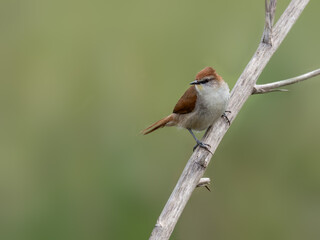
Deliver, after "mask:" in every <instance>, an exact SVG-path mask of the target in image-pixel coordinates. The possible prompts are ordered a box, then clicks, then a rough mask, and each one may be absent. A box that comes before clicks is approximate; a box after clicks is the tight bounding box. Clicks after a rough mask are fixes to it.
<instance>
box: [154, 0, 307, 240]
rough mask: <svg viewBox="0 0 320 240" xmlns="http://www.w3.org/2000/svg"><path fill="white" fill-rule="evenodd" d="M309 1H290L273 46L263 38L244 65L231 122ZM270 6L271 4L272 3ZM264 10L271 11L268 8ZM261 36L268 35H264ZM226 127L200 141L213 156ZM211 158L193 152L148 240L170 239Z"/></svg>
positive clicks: (219, 126)
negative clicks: (209, 146)
mask: <svg viewBox="0 0 320 240" xmlns="http://www.w3.org/2000/svg"><path fill="white" fill-rule="evenodd" d="M271 2H275V0H271ZM308 2H309V0H292V1H291V3H290V4H289V6H288V7H287V9H286V10H285V11H284V13H283V14H282V16H281V17H280V19H279V20H278V22H277V24H276V25H275V27H274V28H273V29H272V45H271V44H270V43H269V44H266V43H264V41H263V39H264V38H262V41H261V43H260V44H259V46H258V49H257V50H256V52H255V53H254V55H253V57H252V59H251V60H250V62H249V63H248V65H247V66H246V68H245V70H244V71H243V73H242V74H241V76H240V78H239V79H238V81H237V83H236V85H235V86H234V88H233V90H232V92H231V97H230V101H229V105H228V110H231V114H230V115H228V117H229V118H230V120H231V123H232V121H233V120H234V119H235V117H236V116H237V114H238V112H239V111H240V109H241V107H242V106H243V104H244V103H245V102H246V100H247V99H248V97H249V96H250V95H251V94H252V92H253V89H254V87H255V84H256V81H257V79H258V77H259V76H260V74H261V72H262V70H263V69H264V68H265V66H266V64H267V63H268V61H269V60H270V58H271V56H272V55H273V54H274V52H275V51H276V50H277V49H278V47H279V45H280V44H281V42H282V41H283V39H284V38H285V37H286V35H287V34H288V32H289V30H290V29H291V27H292V26H293V24H294V23H295V21H296V20H297V19H298V17H299V16H300V14H301V12H302V11H303V9H304V8H305V6H306V5H307V4H308ZM270 4H271V5H272V4H274V3H270ZM274 8H275V7H274ZM267 11H270V10H268V9H267ZM266 14H267V13H266ZM269 14H272V15H274V12H272V11H270V13H269ZM273 18H274V16H270V17H269V19H273ZM271 24H272V21H271ZM266 31H268V30H266ZM264 35H268V34H265V33H264ZM264 35H263V36H264ZM268 36H269V40H270V41H271V37H270V36H271V35H270V34H269V35H268ZM228 128H229V125H228V124H227V123H226V122H225V121H224V120H223V119H220V120H218V121H216V122H215V123H214V124H213V126H212V127H211V128H210V129H208V131H207V132H206V134H205V135H204V137H203V141H204V142H206V143H209V144H210V145H211V149H210V150H211V151H212V152H213V153H214V152H215V150H216V149H217V147H218V145H219V143H220V141H221V140H222V138H223V136H224V135H225V133H226V132H227V130H228ZM211 157H212V155H211V154H210V153H209V152H208V151H206V150H203V149H202V148H197V149H196V150H195V151H194V152H193V154H192V155H191V157H190V159H189V161H188V163H187V165H186V167H185V168H184V170H183V172H182V174H181V176H180V178H179V181H178V183H177V185H176V187H175V188H174V190H173V192H172V194H171V196H170V198H169V200H168V201H167V203H166V205H165V207H164V209H163V211H162V213H161V214H160V216H159V218H158V220H157V223H156V225H155V227H154V229H153V231H152V233H151V236H150V239H151V240H154V239H157V240H160V239H161V240H165V239H169V237H170V235H171V233H172V231H173V229H174V227H175V225H176V223H177V221H178V219H179V217H180V215H181V213H182V211H183V209H184V207H185V205H186V204H187V202H188V200H189V198H190V196H191V194H192V192H193V190H194V189H195V187H196V186H197V184H198V183H199V181H200V179H201V178H202V176H203V174H204V172H205V170H206V168H207V166H208V164H209V162H210V160H211Z"/></svg>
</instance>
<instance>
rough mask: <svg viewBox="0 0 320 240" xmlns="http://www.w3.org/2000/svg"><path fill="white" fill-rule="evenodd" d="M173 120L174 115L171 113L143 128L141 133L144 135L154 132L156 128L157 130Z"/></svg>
mask: <svg viewBox="0 0 320 240" xmlns="http://www.w3.org/2000/svg"><path fill="white" fill-rule="evenodd" d="M172 120H173V116H172V114H170V115H169V116H167V117H165V118H163V119H161V120H159V121H158V122H155V123H154V124H152V125H151V126H149V127H147V128H146V129H144V130H142V131H141V133H142V134H143V135H146V134H149V133H151V132H153V131H154V130H157V129H158V128H162V127H164V126H166V124H167V123H169V122H171V121H172Z"/></svg>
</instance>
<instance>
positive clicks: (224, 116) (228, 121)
mask: <svg viewBox="0 0 320 240" xmlns="http://www.w3.org/2000/svg"><path fill="white" fill-rule="evenodd" d="M226 113H231V111H225V112H224V113H223V114H222V115H221V117H223V118H224V119H225V120H226V121H227V123H228V124H229V126H230V125H231V122H230V120H229V118H228V116H227V114H226Z"/></svg>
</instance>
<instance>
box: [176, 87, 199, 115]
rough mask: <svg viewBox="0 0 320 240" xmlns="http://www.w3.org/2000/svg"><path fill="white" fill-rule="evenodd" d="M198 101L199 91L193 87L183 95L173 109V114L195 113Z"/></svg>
mask: <svg viewBox="0 0 320 240" xmlns="http://www.w3.org/2000/svg"><path fill="white" fill-rule="evenodd" d="M196 101H197V90H196V88H195V86H191V87H189V88H188V90H187V91H186V92H185V93H184V94H183V95H182V97H181V98H180V99H179V101H178V102H177V104H176V106H175V107H174V109H173V113H178V114H186V113H190V112H192V111H193V109H194V108H195V106H196Z"/></svg>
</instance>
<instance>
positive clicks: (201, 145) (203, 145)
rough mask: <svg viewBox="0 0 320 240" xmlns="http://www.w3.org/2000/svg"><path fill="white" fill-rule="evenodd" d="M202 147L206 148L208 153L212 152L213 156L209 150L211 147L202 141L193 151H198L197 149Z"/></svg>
mask: <svg viewBox="0 0 320 240" xmlns="http://www.w3.org/2000/svg"><path fill="white" fill-rule="evenodd" d="M198 146H199V147H201V148H204V149H205V150H207V151H208V152H210V153H211V154H213V153H212V152H211V151H210V149H209V148H211V146H210V145H209V144H207V143H203V142H201V141H198V142H197V144H196V145H195V146H194V147H193V151H194V150H196V148H197V147H198Z"/></svg>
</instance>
